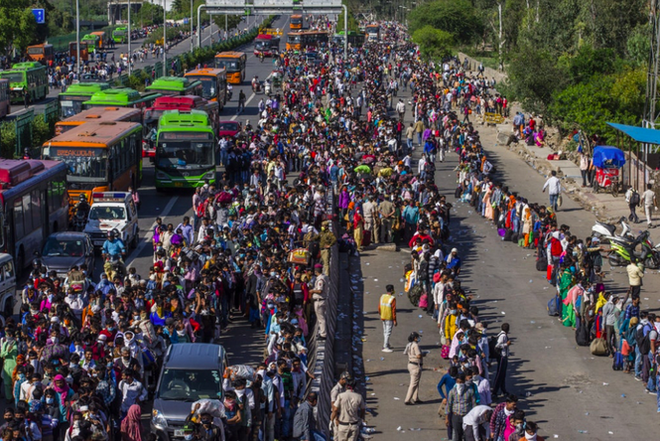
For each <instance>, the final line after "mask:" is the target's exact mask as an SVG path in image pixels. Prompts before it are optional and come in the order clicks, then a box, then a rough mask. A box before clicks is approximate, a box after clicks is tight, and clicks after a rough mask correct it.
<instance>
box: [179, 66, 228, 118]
mask: <svg viewBox="0 0 660 441" xmlns="http://www.w3.org/2000/svg"><path fill="white" fill-rule="evenodd" d="M184 77H185V78H189V79H190V80H191V81H200V82H201V83H202V97H203V98H205V99H207V100H209V101H217V102H218V105H219V106H220V110H222V109H224V107H225V103H226V102H227V71H226V70H225V69H212V68H208V67H205V68H202V69H195V70H191V71H190V72H188V73H186V74H185V75H184Z"/></svg>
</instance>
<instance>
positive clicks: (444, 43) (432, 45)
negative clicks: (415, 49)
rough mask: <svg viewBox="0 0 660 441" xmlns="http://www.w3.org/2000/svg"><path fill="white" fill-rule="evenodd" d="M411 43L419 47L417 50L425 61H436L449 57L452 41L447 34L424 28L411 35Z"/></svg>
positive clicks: (428, 27) (431, 28)
mask: <svg viewBox="0 0 660 441" xmlns="http://www.w3.org/2000/svg"><path fill="white" fill-rule="evenodd" d="M412 39H413V41H414V42H415V43H416V44H418V45H419V50H420V52H421V54H422V56H423V57H424V58H425V59H426V60H432V59H433V60H437V59H442V58H445V57H447V56H449V55H451V48H452V45H453V43H454V39H453V37H452V35H451V34H450V33H449V32H445V31H442V30H440V29H435V28H433V27H432V26H429V25H427V26H424V27H423V28H421V29H417V30H416V31H415V32H414V33H413V35H412Z"/></svg>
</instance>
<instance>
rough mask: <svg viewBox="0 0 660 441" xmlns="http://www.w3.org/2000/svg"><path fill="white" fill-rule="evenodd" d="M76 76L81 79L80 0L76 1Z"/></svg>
mask: <svg viewBox="0 0 660 441" xmlns="http://www.w3.org/2000/svg"><path fill="white" fill-rule="evenodd" d="M76 42H77V43H76V52H77V53H76V74H78V78H80V0H76Z"/></svg>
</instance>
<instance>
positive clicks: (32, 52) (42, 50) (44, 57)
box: [27, 43, 55, 66]
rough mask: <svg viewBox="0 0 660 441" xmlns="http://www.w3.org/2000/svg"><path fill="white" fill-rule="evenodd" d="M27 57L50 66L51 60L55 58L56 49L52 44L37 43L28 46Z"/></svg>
mask: <svg viewBox="0 0 660 441" xmlns="http://www.w3.org/2000/svg"><path fill="white" fill-rule="evenodd" d="M27 57H28V59H29V60H30V61H38V62H40V63H41V64H45V65H46V66H48V62H49V61H53V60H55V50H54V49H53V45H52V44H46V43H42V44H35V45H34V46H28V47H27Z"/></svg>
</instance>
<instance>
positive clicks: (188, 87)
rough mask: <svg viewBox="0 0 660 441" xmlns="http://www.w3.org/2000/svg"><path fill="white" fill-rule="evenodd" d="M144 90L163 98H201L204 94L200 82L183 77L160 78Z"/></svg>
mask: <svg viewBox="0 0 660 441" xmlns="http://www.w3.org/2000/svg"><path fill="white" fill-rule="evenodd" d="M146 90H148V91H149V92H155V93H160V94H161V95H163V96H177V95H178V96H183V95H196V96H203V94H204V87H203V85H202V82H201V81H199V80H191V79H190V78H185V77H160V78H157V79H155V80H154V82H153V83H151V84H150V85H149V86H147V87H146Z"/></svg>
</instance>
